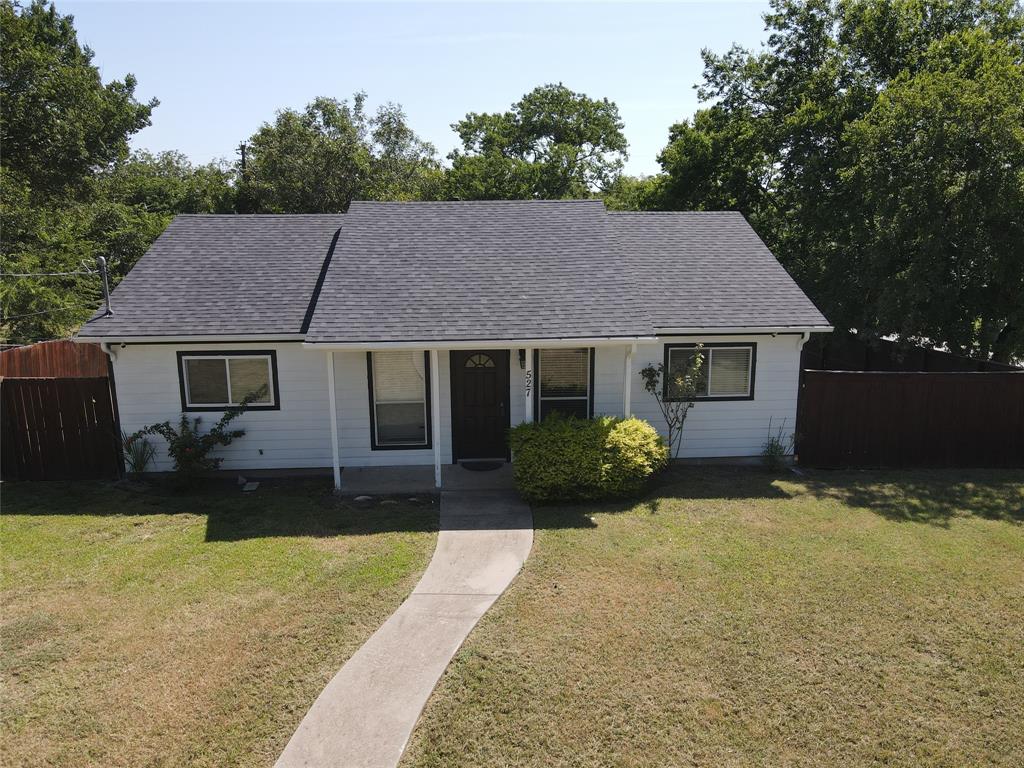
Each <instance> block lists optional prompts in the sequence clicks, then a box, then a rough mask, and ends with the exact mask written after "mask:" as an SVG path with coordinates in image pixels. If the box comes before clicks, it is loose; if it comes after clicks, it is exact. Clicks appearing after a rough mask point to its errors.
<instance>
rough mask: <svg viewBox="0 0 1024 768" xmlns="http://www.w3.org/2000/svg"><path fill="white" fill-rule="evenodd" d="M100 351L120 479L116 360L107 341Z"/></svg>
mask: <svg viewBox="0 0 1024 768" xmlns="http://www.w3.org/2000/svg"><path fill="white" fill-rule="evenodd" d="M100 349H102V350H103V352H104V354H105V355H106V356H107V389H108V390H110V407H111V410H112V411H113V412H114V453H115V454H116V455H117V468H118V471H119V472H120V476H121V479H124V477H125V475H126V472H125V466H124V446H123V445H122V444H121V412H120V410H119V409H118V407H117V382H115V381H114V361H115V360H116V359H117V352H115V351H114V350H113V349H112V348H111V346H110V342H109V341H101V342H100Z"/></svg>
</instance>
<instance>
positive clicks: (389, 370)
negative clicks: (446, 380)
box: [370, 351, 427, 445]
mask: <svg viewBox="0 0 1024 768" xmlns="http://www.w3.org/2000/svg"><path fill="white" fill-rule="evenodd" d="M370 359H371V364H372V366H373V393H374V418H375V420H376V427H377V444H378V445H409V444H412V445H426V443H427V414H426V408H425V402H426V394H427V385H426V371H425V370H424V360H423V352H413V351H408V352H407V351H402V352H374V353H373V354H372V356H371V358H370Z"/></svg>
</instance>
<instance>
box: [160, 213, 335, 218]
mask: <svg viewBox="0 0 1024 768" xmlns="http://www.w3.org/2000/svg"><path fill="white" fill-rule="evenodd" d="M344 215H345V214H344V213H178V214H175V216H174V218H176V219H299V218H304V219H326V218H330V217H333V216H344Z"/></svg>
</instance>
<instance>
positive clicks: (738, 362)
mask: <svg viewBox="0 0 1024 768" xmlns="http://www.w3.org/2000/svg"><path fill="white" fill-rule="evenodd" d="M695 354H700V355H702V356H703V358H704V364H703V366H702V367H701V382H700V384H701V386H700V388H699V390H698V392H697V397H696V399H697V400H753V399H754V372H755V370H756V368H757V344H756V343H754V342H722V343H712V344H704V345H703V347H702V349H701V350H700V351H699V352H698V351H697V345H696V344H666V345H665V371H666V376H665V393H664V397H665V399H666V400H675V399H678V398H677V393H675V392H673V379H674V378H675V374H676V373H678V372H681V371H683V370H686V368H687V367H688V366H689V365H690V362H691V361H692V360H693V356H694V355H695Z"/></svg>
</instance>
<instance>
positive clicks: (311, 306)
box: [78, 200, 831, 484]
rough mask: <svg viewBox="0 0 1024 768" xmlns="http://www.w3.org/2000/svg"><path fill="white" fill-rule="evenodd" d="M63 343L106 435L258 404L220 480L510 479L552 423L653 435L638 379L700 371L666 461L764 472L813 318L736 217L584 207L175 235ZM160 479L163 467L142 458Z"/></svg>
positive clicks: (396, 213)
mask: <svg viewBox="0 0 1024 768" xmlns="http://www.w3.org/2000/svg"><path fill="white" fill-rule="evenodd" d="M112 308H113V314H112V315H109V316H105V315H104V314H103V313H102V312H100V313H97V315H96V316H95V317H94V318H93V319H92V320H90V321H89V322H88V323H87V324H86V325H85V326H84V327H83V328H82V330H81V332H80V333H79V335H78V338H79V339H81V340H83V341H99V342H101V343H102V345H103V347H104V349H105V350H107V351H108V353H109V354H110V355H111V357H112V359H113V372H114V379H115V386H116V393H117V401H118V406H119V410H120V418H121V425H122V428H123V429H124V430H125V431H128V432H132V431H134V430H137V429H139V428H141V427H143V426H145V425H147V424H152V423H155V422H159V421H164V420H168V419H171V420H172V421H173V420H174V419H176V418H177V417H178V415H179V414H180V413H181V412H183V411H184V412H189V413H192V412H197V413H198V412H208V414H207V415H208V416H209V417H210V420H211V421H212V420H213V419H215V418H217V416H218V412H220V411H222V410H223V408H224V407H225V406H227V405H229V404H232V403H237V402H238V401H240V400H241V399H242V398H243V397H244V396H245V395H246V394H247V393H249V392H251V391H254V390H262V391H263V395H262V397H261V398H260V400H259V401H258V402H256V403H254V404H252V405H251V406H250V408H249V410H248V411H247V412H246V413H245V414H244V415H243V416H242V417H240V418H239V420H238V422H236V423H238V424H239V425H240V426H241V427H243V428H244V429H245V430H246V435H245V437H244V438H242V439H241V440H238V441H236V442H235V443H234V444H232V445H231V446H229V447H228V448H225V449H224V450H223V452H222V454H221V455H223V456H225V457H226V460H225V462H224V465H223V466H224V468H226V469H253V468H310V467H323V468H327V467H333V469H334V477H335V482H336V484H340V482H341V470H342V469H343V468H344V467H346V466H351V467H355V466H374V465H382V466H385V465H409V464H423V465H431V464H433V465H434V467H435V477H436V478H437V482H438V483H440V475H441V472H440V468H441V465H442V464H443V463H449V462H459V461H464V460H470V459H508V458H509V456H508V448H507V443H506V430H507V429H508V427H509V426H510V425H513V424H517V423H519V422H522V421H529V420H531V419H539V418H543V417H544V416H545V415H546V414H548V413H550V412H552V411H565V412H570V413H574V414H577V415H579V416H592V415H598V414H615V415H622V414H634V415H637V416H641V417H643V418H646V419H648V420H649V421H651V423H652V424H654V425H656V426H659V427H661V428H663V426H664V425H663V424H662V423H661V421H660V414H659V412H658V410H657V405H656V403H655V401H654V399H653V398H652V397H651V396H650V395H649V394H648V393H647V392H645V391H644V390H643V388H642V382H641V379H640V376H639V371H640V370H641V369H642V368H643V367H644V366H645V365H647V364H648V363H650V362H665V363H666V364H667V365H668V366H670V367H671V366H673V365H678V364H679V363H681V362H682V361H685V360H686V358H687V356H688V355H689V354H691V349H692V347H693V345H694V344H696V343H698V342H699V343H702V344H703V345H704V348H705V350H706V354H707V356H708V357H707V360H706V363H707V365H706V369H707V372H708V375H707V384H706V388H705V393H704V395H703V396H702V397H701V398H699V400H698V402H697V404H696V406H695V407H694V408H693V410H692V411H691V412H690V417H689V419H688V421H687V425H686V430H685V437H684V441H683V446H682V452H681V455H682V456H684V457H736V456H752V455H757V454H758V453H759V452H760V450H761V445H762V443H763V442H764V441H765V439H766V437H767V434H768V425H769V419H771V420H772V422H773V423H774V424H776V425H778V424H780V423H781V422H783V420H785V423H786V424H787V425H790V426H792V425H793V424H794V422H795V418H796V403H797V387H798V374H799V359H800V349H801V347H802V345H803V343H804V342H805V341H806V340H807V338H808V335H809V334H810V333H812V332H821V331H830V330H831V328H830V327H829V325H828V322H827V320H826V319H825V318H824V317H823V316H822V314H821V313H820V312H819V311H818V310H817V309H816V308H815V307H814V305H813V304H812V303H811V301H810V300H809V299H808V298H807V297H806V296H805V295H804V293H803V292H802V291H801V290H800V289H799V288H798V287H797V285H796V284H795V283H794V282H793V280H792V279H791V278H790V277H789V275H788V274H787V273H786V271H785V270H784V269H783V268H782V267H781V266H780V265H779V263H778V261H776V259H775V257H774V256H773V255H772V254H771V252H770V251H769V250H768V249H767V248H766V247H765V246H764V244H763V243H762V242H761V240H760V239H759V238H758V236H757V235H756V234H755V233H754V231H753V230H752V229H751V228H750V226H749V225H748V224H747V222H746V221H745V219H744V218H743V217H742V216H741V215H740V214H738V213H729V212H723V213H617V212H609V211H606V210H605V207H604V205H603V203H601V202H600V201H596V200H585V201H553V202H536V201H496V202H437V203H369V202H355V203H353V204H352V206H351V208H350V209H349V212H348V213H347V214H336V215H335V214H330V215H261V216H242V215H230V216H178V217H177V218H175V219H174V221H173V222H172V223H171V225H170V226H169V227H168V228H167V230H166V231H165V232H164V233H163V234H162V235H161V236H160V237H159V238H158V239H157V241H156V242H155V243H154V244H153V246H152V247H151V248H150V249H149V251H148V252H147V253H146V254H145V256H143V257H142V259H141V260H140V261H139V262H138V264H137V265H136V266H135V268H134V269H132V271H131V272H130V273H129V274H128V276H127V277H125V279H124V280H123V281H122V282H121V284H120V285H119V286H118V287H117V289H116V290H115V291H114V292H113V295H112ZM155 468H156V469H158V470H165V469H169V468H170V466H169V460H168V459H167V457H166V453H165V451H164V450H162V448H159V447H158V451H157V464H156V467H155Z"/></svg>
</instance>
